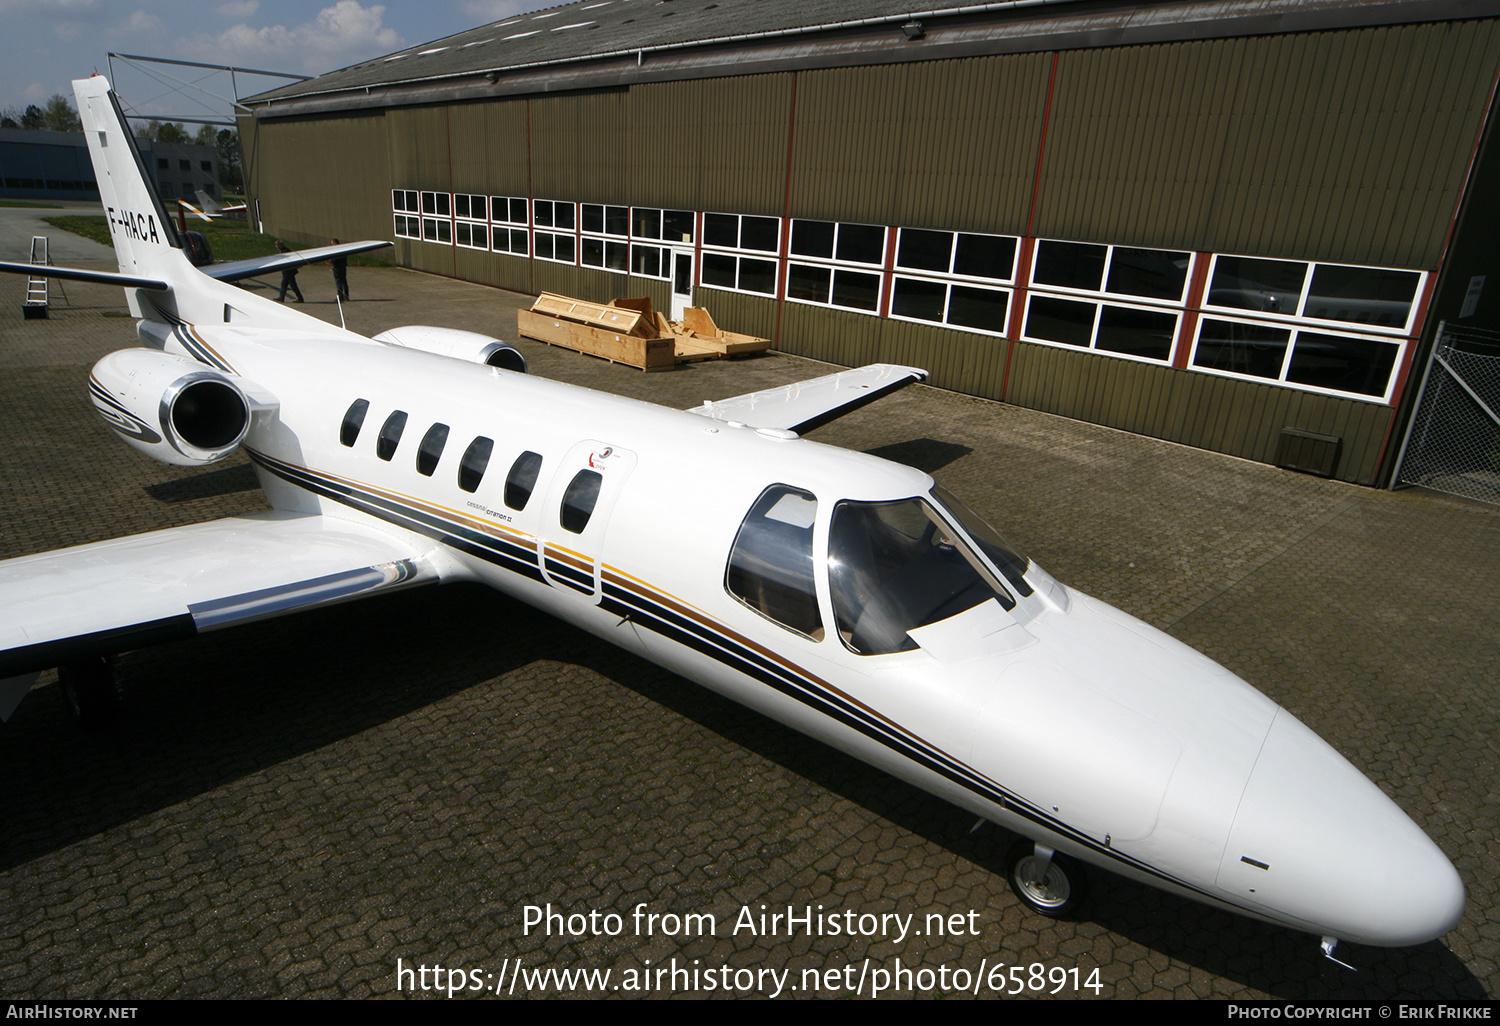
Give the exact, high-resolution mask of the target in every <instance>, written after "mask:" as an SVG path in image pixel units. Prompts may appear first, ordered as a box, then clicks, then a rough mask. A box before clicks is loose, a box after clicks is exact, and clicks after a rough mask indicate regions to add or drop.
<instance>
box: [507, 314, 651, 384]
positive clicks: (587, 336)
mask: <svg viewBox="0 0 1500 1026" xmlns="http://www.w3.org/2000/svg"><path fill="white" fill-rule="evenodd" d="M516 321H517V325H516V326H517V328H518V329H519V331H520V333H521V334H522V335H524V336H526V337H527V338H534V339H537V340H538V341H541V342H547V343H550V344H551V345H554V346H564V347H566V348H568V349H576V350H577V351H578V352H580V353H588V354H589V355H590V356H598V357H601V358H602V359H605V360H609V361H611V362H613V363H624V364H628V365H630V366H631V367H639V368H641V369H642V370H648V371H651V370H667V369H668V368H670V367H671V366H672V365H673V364H674V363H676V362H677V360H676V356H677V354H676V347H675V345H674V344H673V341H672V339H671V338H641V337H640V336H639V335H631V334H629V333H627V332H620V331H612V330H609V329H607V328H598V327H594V326H593V325H589V324H579V323H577V322H576V321H567V320H563V319H562V318H560V317H554V316H551V315H548V314H543V313H538V312H536V311H535V310H518V311H516Z"/></svg>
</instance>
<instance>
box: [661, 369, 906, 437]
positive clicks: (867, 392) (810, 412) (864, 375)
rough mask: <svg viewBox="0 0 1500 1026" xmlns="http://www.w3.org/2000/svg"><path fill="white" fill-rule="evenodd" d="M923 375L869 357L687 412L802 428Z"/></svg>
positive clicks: (814, 425) (761, 425) (752, 424)
mask: <svg viewBox="0 0 1500 1026" xmlns="http://www.w3.org/2000/svg"><path fill="white" fill-rule="evenodd" d="M926 378H927V372H926V371H924V370H920V369H918V368H916V367H898V366H896V365H895V364H889V363H872V364H870V365H869V366H867V367H857V368H855V369H854V370H846V371H839V372H838V373H836V374H826V375H824V376H823V377H821V378H813V379H811V380H810V381H799V382H797V383H796V384H795V385H783V386H782V387H780V388H767V389H764V390H762V391H760V392H748V393H746V394H745V395H737V396H735V397H734V398H732V399H719V400H710V401H709V402H706V403H704V404H703V405H702V406H695V407H693V408H692V409H691V410H688V411H687V412H688V413H696V414H698V415H699V416H700V417H708V418H710V419H712V420H722V421H735V422H736V423H740V424H746V425H749V426H750V427H756V428H784V429H786V430H789V431H795V432H797V433H798V434H801V433H803V432H807V431H811V430H813V429H814V428H819V427H822V426H823V425H824V424H827V423H828V422H829V421H831V420H837V419H838V418H839V417H842V416H843V415H844V414H846V413H852V412H853V411H855V410H857V409H859V408H860V407H861V406H864V405H866V404H867V403H873V402H874V401H875V400H876V399H879V398H881V397H882V396H887V395H890V394H891V393H892V392H894V391H896V390H897V389H899V388H905V387H906V386H907V385H910V384H912V383H913V382H917V381H924V380H926Z"/></svg>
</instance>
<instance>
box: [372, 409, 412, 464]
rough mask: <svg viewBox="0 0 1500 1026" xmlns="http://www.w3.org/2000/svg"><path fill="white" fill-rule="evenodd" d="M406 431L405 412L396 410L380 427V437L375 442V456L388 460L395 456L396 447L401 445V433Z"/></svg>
mask: <svg viewBox="0 0 1500 1026" xmlns="http://www.w3.org/2000/svg"><path fill="white" fill-rule="evenodd" d="M405 430H406V412H405V411H404V410H397V411H396V412H395V413H393V414H391V415H390V416H389V417H387V418H385V423H384V424H382V425H381V427H380V437H379V438H377V439H376V440H375V455H376V456H379V457H380V458H381V459H383V460H389V459H390V458H391V457H392V456H394V455H396V446H398V445H400V444H401V432H403V431H405Z"/></svg>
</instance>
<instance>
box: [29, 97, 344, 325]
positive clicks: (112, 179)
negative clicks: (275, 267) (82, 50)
mask: <svg viewBox="0 0 1500 1026" xmlns="http://www.w3.org/2000/svg"><path fill="white" fill-rule="evenodd" d="M73 95H74V96H75V97H77V99H78V116H79V117H80V118H81V119H82V121H83V134H84V137H85V138H86V139H87V140H88V144H89V156H90V157H91V158H92V159H93V162H94V177H95V179H96V180H97V181H98V183H99V198H100V199H101V200H102V201H103V203H104V216H105V219H106V220H107V221H108V222H109V233H110V236H111V237H112V238H113V240H114V244H115V256H116V257H117V258H118V259H119V262H120V272H121V275H122V277H126V278H128V280H121V281H120V284H122V285H124V286H125V296H126V299H127V300H128V301H129V303H130V312H131V313H132V314H133V315H134V316H136V317H140V318H142V319H145V320H150V321H156V322H159V323H163V324H176V323H180V322H183V321H186V322H188V323H192V324H215V323H224V324H227V323H230V322H231V321H233V322H235V323H240V322H250V323H253V324H256V325H257V326H259V327H266V328H302V327H306V326H310V325H311V324H316V325H317V326H318V328H319V329H320V330H324V329H325V325H324V323H323V322H322V321H317V320H315V319H314V318H310V317H308V316H307V315H305V314H303V313H300V312H297V311H292V310H288V309H286V308H285V307H283V306H281V305H280V304H279V303H275V302H272V301H271V300H269V299H266V298H263V297H261V296H256V295H253V294H251V293H249V292H246V291H244V290H243V289H239V288H236V287H235V286H233V285H228V284H226V283H224V282H221V281H217V280H215V279H214V278H211V277H209V276H208V275H205V274H203V273H202V272H201V271H199V270H198V268H196V267H194V266H193V265H192V262H191V261H190V260H189V259H188V257H187V254H186V253H185V252H183V249H182V244H181V242H180V241H179V239H178V236H177V232H176V231H175V230H174V229H173V227H172V222H171V220H170V219H169V218H168V216H167V213H166V210H165V208H164V207H163V206H162V203H161V199H160V198H159V197H158V196H157V195H156V188H155V187H154V186H153V185H152V184H151V177H150V175H149V174H148V173H147V171H146V165H145V163H144V162H143V161H142V160H141V154H140V151H139V150H138V149H136V145H135V139H134V138H133V136H132V135H131V132H130V127H129V125H127V124H126V122H125V114H124V112H123V111H122V110H121V109H120V103H119V100H117V99H116V98H115V94H114V93H113V91H111V90H110V87H109V80H108V79H107V78H105V77H104V76H103V75H95V76H93V77H92V78H83V79H78V80H77V81H75V82H74V83H73ZM0 269H3V268H0ZM92 280H102V279H92ZM153 290H154V291H153Z"/></svg>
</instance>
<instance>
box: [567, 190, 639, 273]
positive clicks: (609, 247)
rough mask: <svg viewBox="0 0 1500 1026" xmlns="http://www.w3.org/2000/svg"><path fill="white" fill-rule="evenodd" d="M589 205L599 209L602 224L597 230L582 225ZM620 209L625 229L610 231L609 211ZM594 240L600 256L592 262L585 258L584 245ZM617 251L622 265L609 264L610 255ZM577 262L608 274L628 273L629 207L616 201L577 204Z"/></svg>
mask: <svg viewBox="0 0 1500 1026" xmlns="http://www.w3.org/2000/svg"><path fill="white" fill-rule="evenodd" d="M590 207H597V208H598V210H599V220H600V224H601V225H602V226H603V227H602V228H601V229H600V230H599V231H593V230H591V229H589V228H586V227H584V214H585V212H586V211H587V210H588V208H590ZM612 210H614V211H620V212H623V213H624V215H625V230H624V231H623V232H612V231H610V230H609V215H610V211H612ZM590 241H594V242H597V243H598V244H599V252H600V257H601V262H600V263H597V264H596V263H593V262H591V261H589V260H588V259H586V258H585V256H584V252H585V251H584V247H585V245H586V244H587V243H588V242H590ZM613 253H619V254H620V256H621V261H620V262H621V263H622V264H623V265H624V266H622V267H613V266H611V265H610V256H611V254H613ZM578 263H579V265H580V266H582V267H592V268H595V269H596V270H600V271H608V272H609V273H610V274H629V273H630V208H629V207H626V206H622V205H620V204H618V203H580V204H578Z"/></svg>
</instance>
